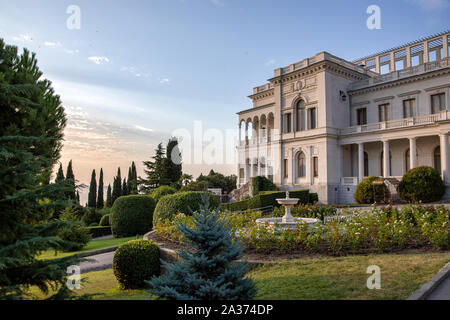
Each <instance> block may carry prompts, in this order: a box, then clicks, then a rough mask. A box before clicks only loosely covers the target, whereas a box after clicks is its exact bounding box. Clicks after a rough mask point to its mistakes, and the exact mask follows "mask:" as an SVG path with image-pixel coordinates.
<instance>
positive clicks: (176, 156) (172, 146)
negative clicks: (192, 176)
mask: <svg viewBox="0 0 450 320" xmlns="http://www.w3.org/2000/svg"><path fill="white" fill-rule="evenodd" d="M181 174H182V172H181V153H180V150H179V148H178V140H177V139H176V138H171V139H170V140H169V142H168V143H167V147H166V157H165V158H164V160H163V171H162V176H161V180H162V181H164V185H166V184H167V185H175V184H177V183H178V181H179V180H180V177H181ZM161 185H162V183H161Z"/></svg>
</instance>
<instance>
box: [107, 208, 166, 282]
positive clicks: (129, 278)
mask: <svg viewBox="0 0 450 320" xmlns="http://www.w3.org/2000/svg"><path fill="white" fill-rule="evenodd" d="M116 201H117V200H116ZM113 271H114V275H115V276H116V278H117V281H118V282H119V284H120V287H121V288H122V289H140V288H144V287H145V280H150V279H151V278H152V277H153V276H155V275H159V273H160V261H159V247H158V245H157V244H156V243H154V242H152V241H147V240H132V241H129V242H127V243H125V244H123V245H121V246H120V247H119V248H118V249H117V250H116V252H115V253H114V259H113Z"/></svg>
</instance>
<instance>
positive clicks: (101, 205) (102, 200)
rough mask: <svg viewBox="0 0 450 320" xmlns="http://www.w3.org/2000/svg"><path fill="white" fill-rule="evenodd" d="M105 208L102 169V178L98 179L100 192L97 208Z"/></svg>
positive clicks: (101, 170)
mask: <svg viewBox="0 0 450 320" xmlns="http://www.w3.org/2000/svg"><path fill="white" fill-rule="evenodd" d="M103 206H104V196H103V169H102V168H101V169H100V177H99V178H98V192H97V208H98V209H102V208H103Z"/></svg>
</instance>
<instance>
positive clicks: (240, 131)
mask: <svg viewBox="0 0 450 320" xmlns="http://www.w3.org/2000/svg"><path fill="white" fill-rule="evenodd" d="M241 124H242V123H241V122H239V138H238V141H239V146H241V145H242V140H241V134H242V128H241Z"/></svg>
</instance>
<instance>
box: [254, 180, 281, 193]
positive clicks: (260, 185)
mask: <svg viewBox="0 0 450 320" xmlns="http://www.w3.org/2000/svg"><path fill="white" fill-rule="evenodd" d="M252 187H253V196H256V195H258V194H259V193H260V192H262V191H279V190H280V189H278V187H277V186H276V185H275V184H274V183H273V182H272V181H270V180H269V179H267V178H266V177H262V176H257V177H253V178H252Z"/></svg>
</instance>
